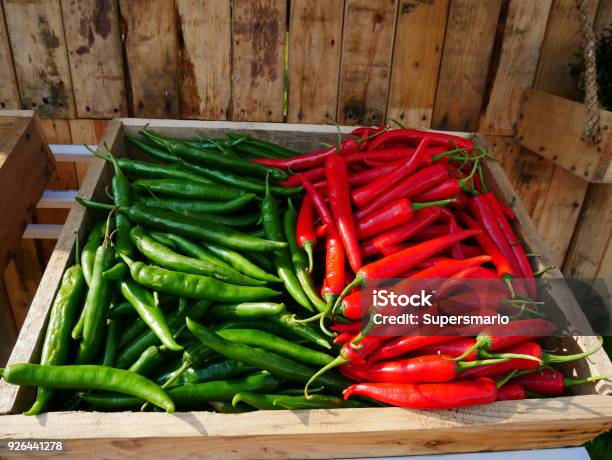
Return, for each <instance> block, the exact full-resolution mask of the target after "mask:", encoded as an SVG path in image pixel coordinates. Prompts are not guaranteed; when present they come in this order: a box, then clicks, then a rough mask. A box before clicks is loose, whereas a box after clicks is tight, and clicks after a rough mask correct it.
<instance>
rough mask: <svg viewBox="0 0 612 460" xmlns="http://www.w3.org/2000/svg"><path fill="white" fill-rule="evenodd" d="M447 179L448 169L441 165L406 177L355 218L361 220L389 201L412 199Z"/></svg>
mask: <svg viewBox="0 0 612 460" xmlns="http://www.w3.org/2000/svg"><path fill="white" fill-rule="evenodd" d="M447 177H448V169H446V167H444V166H443V165H441V164H434V165H432V166H428V167H427V168H424V169H421V170H420V171H417V172H415V173H414V174H412V175H410V176H408V177H406V178H405V179H404V180H402V181H401V182H399V183H398V184H396V185H395V187H393V188H391V189H389V190H387V191H386V192H384V193H382V194H380V195H379V196H378V197H376V199H374V201H372V202H370V203H369V204H368V205H366V206H364V207H363V208H361V209H359V211H358V212H357V213H356V214H355V216H356V217H357V219H362V218H363V217H365V216H367V215H368V214H370V213H372V212H374V211H375V210H377V209H380V207H381V206H384V205H385V204H387V203H389V202H390V201H393V200H397V199H398V198H412V197H414V196H416V195H418V194H420V193H422V192H424V191H425V190H428V189H430V188H431V187H432V186H434V185H435V184H437V183H439V182H442V181H443V180H444V179H446V178H447Z"/></svg>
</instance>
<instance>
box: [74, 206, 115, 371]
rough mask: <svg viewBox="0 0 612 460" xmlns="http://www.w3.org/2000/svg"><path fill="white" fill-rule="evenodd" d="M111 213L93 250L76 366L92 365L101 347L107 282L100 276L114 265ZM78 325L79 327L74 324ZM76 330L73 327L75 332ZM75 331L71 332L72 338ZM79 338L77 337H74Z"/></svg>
mask: <svg viewBox="0 0 612 460" xmlns="http://www.w3.org/2000/svg"><path fill="white" fill-rule="evenodd" d="M111 214H112V213H110V214H109V215H108V219H107V222H106V233H105V236H104V241H103V242H102V245H101V246H100V247H99V248H98V249H97V251H96V259H95V261H94V268H93V273H92V275H91V285H90V286H89V291H88V292H87V298H86V300H85V306H84V307H83V308H84V310H85V312H84V314H83V331H82V338H81V342H80V343H79V351H78V353H77V356H76V363H77V364H86V363H91V362H92V361H93V360H94V359H96V357H97V356H98V354H99V353H100V348H101V346H102V341H103V338H104V335H105V334H104V331H105V330H106V317H107V315H108V309H109V308H110V300H111V299H110V294H111V292H110V288H111V285H110V281H107V280H105V279H104V277H103V276H102V273H104V272H105V271H106V270H108V269H109V268H110V267H111V266H112V265H113V264H114V262H115V251H114V249H113V248H112V246H111V240H110V230H111V224H110V218H111ZM77 326H78V324H77ZM76 328H77V327H76V326H75V329H76ZM77 332H78V331H77ZM74 333H75V330H74V329H73V337H74V335H75V334H74ZM77 335H78V334H77Z"/></svg>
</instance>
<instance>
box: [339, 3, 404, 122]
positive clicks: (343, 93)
mask: <svg viewBox="0 0 612 460" xmlns="http://www.w3.org/2000/svg"><path fill="white" fill-rule="evenodd" d="M396 8H397V1H396V0H372V1H368V0H346V6H345V10H344V30H343V32H342V63H341V66H340V86H339V89H338V123H342V124H348V125H354V124H356V125H361V124H365V125H378V124H380V123H382V122H384V121H385V120H386V116H385V112H386V108H387V107H386V106H387V97H388V94H389V76H390V73H391V56H392V50H393V30H394V27H395V16H396ZM365 37H367V39H366V38H365Z"/></svg>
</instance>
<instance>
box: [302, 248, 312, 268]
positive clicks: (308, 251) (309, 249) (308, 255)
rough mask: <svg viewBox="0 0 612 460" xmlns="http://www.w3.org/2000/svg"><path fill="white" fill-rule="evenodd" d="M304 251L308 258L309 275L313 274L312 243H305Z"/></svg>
mask: <svg viewBox="0 0 612 460" xmlns="http://www.w3.org/2000/svg"><path fill="white" fill-rule="evenodd" d="M302 249H304V252H306V256H307V257H308V273H312V269H313V267H314V256H313V248H312V241H305V242H304V246H303V248H302Z"/></svg>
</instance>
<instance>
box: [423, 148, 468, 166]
mask: <svg viewBox="0 0 612 460" xmlns="http://www.w3.org/2000/svg"><path fill="white" fill-rule="evenodd" d="M464 151H465V149H460V148H457V149H453V150H449V151H448V152H442V153H439V154H437V155H434V156H432V157H431V161H432V163H433V162H434V161H437V160H439V159H440V158H444V157H447V156H449V155H452V154H453V153H457V152H464Z"/></svg>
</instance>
